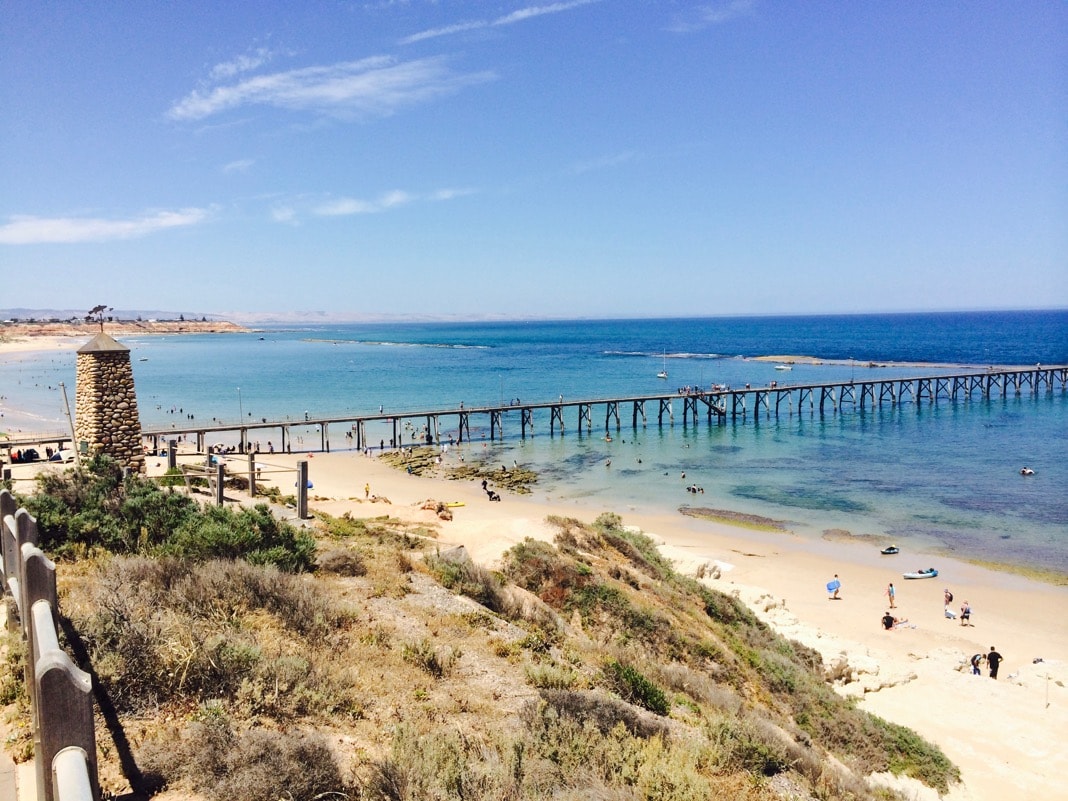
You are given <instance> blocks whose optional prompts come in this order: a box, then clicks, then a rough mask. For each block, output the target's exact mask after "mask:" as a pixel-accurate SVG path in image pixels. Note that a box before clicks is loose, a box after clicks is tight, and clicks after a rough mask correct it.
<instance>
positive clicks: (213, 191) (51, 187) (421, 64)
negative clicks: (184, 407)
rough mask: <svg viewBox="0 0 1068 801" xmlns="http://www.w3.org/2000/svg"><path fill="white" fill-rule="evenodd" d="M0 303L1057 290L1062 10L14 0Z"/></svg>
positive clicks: (926, 299)
mask: <svg viewBox="0 0 1068 801" xmlns="http://www.w3.org/2000/svg"><path fill="white" fill-rule="evenodd" d="M0 276H2V287H3V289H2V300H0V305H4V306H6V307H9V308H10V307H26V308H42V309H82V308H84V309H86V310H88V309H89V308H91V307H92V306H95V305H97V304H98V303H100V304H106V305H108V306H111V307H114V308H116V309H166V310H172V311H175V312H178V311H181V312H184V313H194V314H200V313H209V314H210V313H219V312H226V311H234V312H237V311H243V312H262V313H276V314H298V315H299V314H305V313H316V312H318V313H325V314H327V315H335V316H348V315H351V316H353V317H359V316H364V315H387V316H400V317H406V316H428V315H429V316H445V317H448V316H455V317H460V318H481V317H494V318H531V317H532V318H558V317H579V318H585V317H624V318H625V317H671V316H704V315H710V316H719V315H732V314H807V313H863V312H880V311H917V310H959V309H1026V308H1066V307H1068V4H1066V3H1064V2H1060V0H1048V1H1047V2H1034V1H1032V0H1022V2H1014V3H1005V2H983V0H968V1H967V2H954V0H945V2H936V3H930V2H909V1H908V0H904V1H903V2H894V3H871V2H821V0H808V1H805V2H791V1H789V0H785V1H784V2H772V1H771V0H719V1H716V2H681V1H680V2H673V1H672V0H663V1H662V2H655V1H652V0H560V2H552V1H551V0H528V1H527V2H523V1H522V0H521V1H520V2H482V1H481V0H468V1H467V2H460V1H459V0H380V1H376V0H368V1H367V2H359V1H358V0H351V1H350V2H343V1H341V0H332V1H331V0H307V2H300V3H293V2H271V0H262V1H261V2H232V3H217V2H197V1H196V0H188V1H187V2H180V3H172V2H139V3H127V2H102V3H70V2H66V1H65V0H64V1H63V2H50V1H49V0H41V1H40V2H38V1H34V2H29V1H28V0H11V2H6V3H4V4H3V7H2V9H0Z"/></svg>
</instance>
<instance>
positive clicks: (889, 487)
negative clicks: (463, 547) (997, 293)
mask: <svg viewBox="0 0 1068 801" xmlns="http://www.w3.org/2000/svg"><path fill="white" fill-rule="evenodd" d="M1005 331H1012V332H1014V336H1011V337H1008V336H1005V334H1004V332H1005ZM123 342H124V344H126V345H128V346H129V347H130V348H131V350H132V358H133V362H132V363H133V369H134V376H135V380H136V383H137V389H138V398H139V404H140V413H141V418H142V422H143V423H144V424H146V425H160V424H167V423H175V424H176V425H183V426H184V425H188V416H189V415H194V416H195V418H196V420H197V421H202V422H204V421H210V420H213V419H215V420H217V421H220V422H227V423H235V422H236V421H237V420H239V419H245V420H246V421H247V420H248V419H250V418H251V419H261V418H264V417H266V418H268V419H271V420H276V419H286V418H289V419H292V420H300V419H302V418H303V414H304V412H305V411H308V412H309V413H310V414H311V415H313V416H325V415H346V414H354V415H355V414H368V413H376V412H377V411H378V409H379V407H380V406H381V407H382V408H384V409H385V410H386V411H387V412H398V411H411V410H416V409H435V408H438V409H440V408H456V407H457V406H458V405H459V403H460V402H461V401H464V403H465V405H466V407H467V408H468V409H470V408H472V407H474V406H476V405H478V404H497V403H502V402H504V403H507V402H508V401H509V400H511V399H516V398H518V399H521V400H523V401H527V402H549V401H553V400H556V399H558V397H559V396H561V395H563V396H565V399H578V398H596V397H611V396H626V395H639V394H649V393H662V392H665V391H668V392H670V391H673V390H674V389H675V388H677V387H681V386H686V385H697V386H708V385H709V384H710V383H713V382H715V383H722V384H731V385H734V386H741V385H744V384H745V383H752V384H753V385H765V384H767V383H768V382H769V381H773V380H776V381H779V382H780V383H794V384H799V383H807V382H812V381H835V380H837V381H842V380H847V379H850V378H855V379H856V380H857V381H861V380H866V379H870V378H889V377H893V376H905V375H927V374H932V373H934V372H936V370H935V369H934V368H930V367H923V368H918V367H906V366H890V367H876V368H870V367H868V366H867V365H868V363H869V362H876V363H880V364H881V363H884V362H887V361H891V360H893V361H900V362H921V361H922V362H940V363H945V364H971V365H986V364H1034V363H1036V362H1041V363H1047V364H1050V363H1065V362H1068V312H1028V313H989V314H971V315H967V314H949V315H872V316H854V317H804V318H736V319H729V318H717V319H710V320H639V321H590V322H547V323H544V322H543V323H492V324H452V325H445V324H421V325H393V326H390V325H374V326H372V325H353V326H331V327H326V326H309V327H305V328H302V329H299V330H294V329H286V330H282V329H269V330H265V331H262V332H258V333H255V334H238V335H197V336H163V337H158V338H134V339H124V340H123ZM761 354H779V355H782V354H803V355H814V356H818V357H821V358H823V359H838V360H840V361H839V363H833V364H822V365H808V364H796V365H794V366H793V369H792V370H790V371H777V370H775V365H774V364H771V363H767V362H757V361H753V360H750V359H749V358H746V357H750V356H756V355H761ZM74 360H75V356H74V353H73V352H71V351H66V352H62V353H56V352H49V353H45V354H13V355H11V356H9V357H7V358H5V360H3V361H2V362H0V395H3V396H4V399H3V400H2V401H0V403H2V404H3V406H2V407H0V410H2V411H3V412H4V413H5V415H11V414H12V410H14V409H22V410H30V411H32V413H33V415H34V418H33V419H27V420H24V421H23V422H21V423H20V425H24V426H26V427H28V428H34V429H37V430H41V429H55V430H60V429H62V428H63V427H64V426H65V425H66V421H65V416H64V411H63V403H62V394H61V393H60V391H59V389H58V385H59V382H60V381H63V382H64V383H65V384H66V386H67V389H68V393H69V394H70V396H71V402H72V403H73V387H74ZM665 364H666V365H667V370H668V372H669V375H670V377H669V379H668V380H667V381H663V380H660V379H657V378H656V373H657V372H658V371H659V370H660V369H661V368H662V367H663V366H664V365H665ZM953 371H954V372H957V371H958V370H956V369H954V370H953ZM679 406H681V404H679ZM647 411H648V415H649V421H648V424H647V425H645V426H644V427H639V428H638V429H637V430H634V429H632V428H631V427H630V410H629V409H624V408H621V409H620V416H621V421H622V425H621V427H620V428H619V430H618V431H617V430H616V429H615V427H614V425H613V426H612V427H611V429H610V433H611V434H612V441H611V442H607V441H605V438H604V420H603V419H601V420H597V419H595V420H594V430H593V432H592V435H582V436H580V434H579V432H578V431H577V429H576V427H575V422H576V421H575V420H574V419H568V421H567V423H568V430H567V432H566V434H564V435H563V436H561V435H559V433H558V434H557V435H556V436H550V435H549V426H548V413H547V412H546V413H543V414H542V415H541V416H536V417H535V429H534V432H533V435H532V436H530V437H528V438H527V439H526V440H520V439H519V438H518V435H519V414H518V412H509V413H507V414H505V416H504V429H505V433H506V440H505V442H504V443H503V444H497V443H494V444H492V445H490V446H489V447H488V448H486V452H487V454H490V455H491V457H492V458H493V459H499V460H500V461H501V462H502V463H504V464H511V463H512V460H513V459H515V460H518V461H519V462H521V463H523V464H524V465H527V466H531V467H533V468H534V469H535V470H537V471H538V472H539V474H540V477H541V478H540V482H539V491H540V492H545V493H547V494H549V495H551V496H553V497H558V498H569V499H572V500H575V501H578V502H581V503H583V504H588V505H590V506H598V507H604V508H618V509H621V510H626V509H633V508H640V509H665V508H666V509H674V508H677V507H678V506H680V505H683V504H690V505H694V506H706V507H711V508H722V509H731V510H737V511H742V512H747V513H751V514H757V515H762V516H764V517H768V518H773V519H776V520H783V521H787V522H788V524H789V525H790V527H791V528H792V529H794V530H796V531H798V532H799V533H801V534H803V535H806V536H820V534H821V533H822V532H823V531H824V530H826V529H843V530H847V531H849V532H852V533H854V534H861V535H871V536H873V537H874V538H876V540H877V541H878V542H880V543H883V542H886V541H889V540H893V541H896V542H897V543H898V544H899V545H902V546H903V548H921V547H922V548H944V549H946V550H949V551H952V552H953V553H954V554H955V555H960V556H964V557H971V558H981V559H989V560H992V561H1001V562H1018V563H1020V564H1023V565H1027V566H1033V567H1044V568H1052V569H1056V570H1061V571H1064V572H1068V547H1066V544H1068V504H1066V503H1065V501H1064V498H1065V497H1068V466H1066V465H1068V459H1066V458H1065V456H1066V455H1068V449H1066V446H1065V443H1066V442H1068V398H1066V395H1065V393H1063V392H1060V391H1058V392H1057V393H1055V394H1045V393H1043V394H1040V395H1038V396H1035V395H1031V394H1025V395H1022V396H1020V397H1009V398H1005V399H1002V398H995V399H991V400H980V399H972V400H968V401H960V402H957V403H949V402H940V403H939V404H937V405H931V404H929V403H926V402H923V403H921V404H919V405H917V404H912V403H906V404H904V405H903V406H901V407H894V408H890V407H883V408H882V409H877V410H874V411H873V410H870V409H869V410H868V411H865V412H862V411H859V410H857V411H854V410H848V409H847V410H846V411H845V412H842V413H831V414H826V415H824V416H820V415H819V414H818V413H813V412H810V411H809V410H808V409H805V410H804V411H802V412H801V413H797V412H796V410H795V412H794V414H792V415H783V416H780V417H779V418H778V419H771V420H766V419H765V420H761V421H760V422H759V424H754V422H753V421H752V419H750V420H748V421H746V422H744V423H742V422H739V423H730V422H727V423H723V424H713V425H712V426H709V425H707V424H706V423H705V421H704V419H703V418H702V421H701V422H700V423H699V424H698V425H696V426H693V425H690V426H683V425H682V423H681V420H680V419H677V420H676V423H675V425H674V426H669V425H665V426H664V427H663V428H661V427H659V426H657V425H656V412H655V410H652V409H650V410H647ZM680 412H681V408H677V409H676V414H677V415H678V414H679V413H680ZM600 413H601V414H603V411H601V412H600ZM570 414H571V415H574V414H575V412H574V410H571V412H570ZM595 417H596V411H595ZM680 417H681V415H680ZM15 419H19V418H17V416H14V415H12V416H11V417H8V418H6V419H5V421H3V422H8V423H9V422H10V421H11V420H15ZM471 422H472V426H471V434H472V438H473V439H474V440H475V443H473V444H474V446H476V447H477V448H478V450H479V451H480V452H481V450H482V449H481V443H479V442H478V440H479V439H480V438H481V437H485V436H488V430H487V425H486V423H487V420H486V419H485V418H480V417H478V416H473V417H472V420H471ZM442 424H443V426H445V430H443V434H445V435H446V436H447V435H448V433H449V431H448V430H447V429H448V427H449V426H455V418H454V417H452V418H450V417H443V418H442ZM331 433H332V435H333V436H332V447H333V448H334V449H338V448H342V447H344V446H345V440H344V438H343V436H342V435H341V432H334V431H333V430H332V432H331ZM295 434H296V436H298V437H301V438H302V439H303V441H302V442H301V443H300V444H301V445H302V446H307V447H313V446H316V445H317V444H318V442H319V435H318V434H317V433H315V432H314V431H312V430H311V429H308V430H307V431H304V432H301V431H296V432H295ZM368 436H369V439H370V440H371V441H373V442H377V441H378V440H379V439H384V440H386V441H387V442H388V440H389V438H390V436H391V433H390V431H389V430H388V429H387V428H386V427H385V426H381V427H379V428H378V429H375V428H374V427H373V426H369V427H368ZM261 444H264V445H265V443H261ZM469 447H470V446H469ZM609 460H610V462H611V464H610V465H608V462H609ZM1025 464H1026V465H1029V466H1031V467H1033V468H1034V469H1035V471H1036V472H1035V475H1034V476H1030V477H1026V478H1025V477H1022V476H1020V475H1019V472H1018V471H1019V468H1020V467H1021V466H1023V465H1025ZM683 473H685V478H683V477H682V474H683ZM690 484H696V485H698V486H700V487H702V488H703V489H704V492H703V493H700V494H694V493H689V492H687V491H686V489H685V488H686V486H687V485H690Z"/></svg>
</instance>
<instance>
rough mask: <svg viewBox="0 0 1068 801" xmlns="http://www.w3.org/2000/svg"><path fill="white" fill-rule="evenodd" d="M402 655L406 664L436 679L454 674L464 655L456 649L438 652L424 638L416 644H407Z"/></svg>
mask: <svg viewBox="0 0 1068 801" xmlns="http://www.w3.org/2000/svg"><path fill="white" fill-rule="evenodd" d="M401 655H402V656H403V657H404V661H405V662H409V663H411V664H413V665H415V666H416V667H418V668H420V669H422V670H425V671H426V672H427V673H429V674H430V675H431V676H433V677H434V678H435V679H442V678H445V677H446V676H448V675H449V674H450V673H452V669H453V668H454V667H455V666H456V663H457V661H459V659H460V657H461V656H463V653H462V652H461V651H460V650H459V649H456V648H449V649H442V650H441V651H438V650H437V649H435V648H434V644H433V643H432V642H430V640H428V639H426V638H424V639H422V640H420V641H419V642H416V643H407V644H406V645H405V646H404V649H403V650H402V652H401Z"/></svg>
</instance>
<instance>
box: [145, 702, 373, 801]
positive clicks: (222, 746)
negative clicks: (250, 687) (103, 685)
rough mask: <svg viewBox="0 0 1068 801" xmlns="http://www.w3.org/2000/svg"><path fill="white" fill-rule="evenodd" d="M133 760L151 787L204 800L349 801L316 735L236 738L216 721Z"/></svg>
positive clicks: (349, 792)
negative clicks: (181, 790) (172, 788)
mask: <svg viewBox="0 0 1068 801" xmlns="http://www.w3.org/2000/svg"><path fill="white" fill-rule="evenodd" d="M138 761H139V762H140V763H141V765H143V766H144V772H145V774H146V776H148V777H150V778H151V783H152V784H154V785H156V786H160V785H163V784H174V785H179V786H182V785H184V786H186V787H189V788H191V789H192V790H194V791H195V792H197V793H200V794H202V795H204V796H205V797H206V798H208V799H210V801H262V799H273V798H286V799H291V800H292V801H315V799H325V798H330V797H341V798H344V797H355V793H354V791H355V788H353V787H351V786H349V785H348V784H347V783H346V782H345V781H344V780H343V779H342V777H341V770H340V768H339V767H338V764H337V761H336V760H335V759H334V755H333V753H332V752H331V750H330V745H329V743H328V742H327V740H326V738H325V737H323V736H322V735H320V734H317V733H304V732H295V731H294V732H278V731H269V730H266V729H253V730H251V731H247V732H243V733H240V734H239V733H236V732H234V731H233V730H232V728H231V727H230V724H229V722H228V721H227V720H226V719H225V718H224V717H218V716H209V717H208V718H207V722H196V723H192V724H190V725H189V726H188V727H186V728H185V729H184V730H183V731H182V732H181V733H180V735H179V737H178V738H173V737H168V738H165V739H163V738H161V739H155V740H150V741H148V742H147V743H145V745H143V746H142V747H141V749H140V753H139V754H138Z"/></svg>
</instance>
